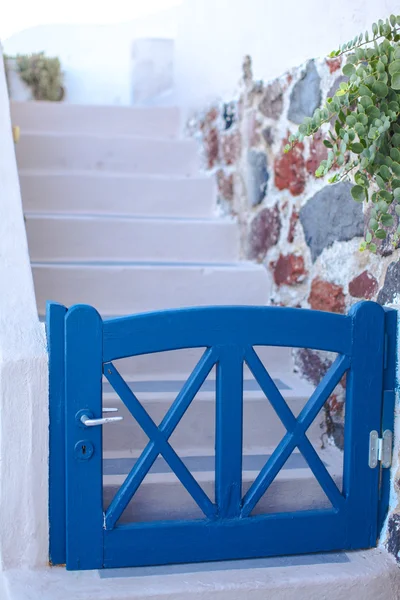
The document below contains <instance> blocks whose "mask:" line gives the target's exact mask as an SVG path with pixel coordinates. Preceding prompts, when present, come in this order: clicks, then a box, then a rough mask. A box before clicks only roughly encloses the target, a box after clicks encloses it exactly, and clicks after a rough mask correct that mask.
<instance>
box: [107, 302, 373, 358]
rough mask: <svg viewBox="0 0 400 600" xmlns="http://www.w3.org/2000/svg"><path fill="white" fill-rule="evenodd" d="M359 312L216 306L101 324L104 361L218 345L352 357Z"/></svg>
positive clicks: (126, 318)
mask: <svg viewBox="0 0 400 600" xmlns="http://www.w3.org/2000/svg"><path fill="white" fill-rule="evenodd" d="M358 307H359V308H361V307H362V304H359V305H358ZM377 308H378V309H379V307H377ZM356 312H357V307H356V308H354V309H352V311H351V312H350V314H349V316H345V315H337V314H332V313H326V312H321V311H311V310H301V309H298V308H282V307H253V306H232V307H226V306H217V307H205V308H187V309H179V310H166V311H161V312H154V313H145V314H139V315H135V316H130V317H123V318H118V319H111V320H108V321H104V324H103V331H104V337H103V355H104V362H108V361H111V360H117V359H119V358H125V357H128V356H136V355H139V354H148V353H152V352H164V351H168V350H178V349H183V348H199V347H211V346H220V345H239V346H246V345H252V346H293V347H303V348H315V349H317V350H327V351H331V352H338V353H340V354H345V355H350V354H351V349H352V322H353V318H352V317H353V316H354V315H355V313H356Z"/></svg>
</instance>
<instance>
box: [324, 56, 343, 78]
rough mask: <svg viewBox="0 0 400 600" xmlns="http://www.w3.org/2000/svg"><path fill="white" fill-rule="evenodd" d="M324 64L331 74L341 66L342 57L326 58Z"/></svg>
mask: <svg viewBox="0 0 400 600" xmlns="http://www.w3.org/2000/svg"><path fill="white" fill-rule="evenodd" d="M326 64H327V65H328V67H329V72H330V73H331V74H332V73H334V72H335V71H337V70H338V69H340V67H341V66H342V58H341V57H340V56H339V57H338V58H327V59H326Z"/></svg>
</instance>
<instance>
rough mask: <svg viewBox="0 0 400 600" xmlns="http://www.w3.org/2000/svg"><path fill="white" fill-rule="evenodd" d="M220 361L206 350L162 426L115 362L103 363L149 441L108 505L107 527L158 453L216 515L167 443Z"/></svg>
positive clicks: (209, 514) (212, 516)
mask: <svg viewBox="0 0 400 600" xmlns="http://www.w3.org/2000/svg"><path fill="white" fill-rule="evenodd" d="M217 360H218V354H217V351H216V350H215V348H208V349H207V350H206V351H205V352H204V354H203V356H202V357H201V359H200V361H199V362H198V364H197V366H196V367H195V369H194V370H193V372H192V374H191V375H190V377H189V378H188V379H187V381H186V382H185V384H184V386H183V387H182V390H181V391H180V393H179V394H178V396H177V397H176V400H175V401H174V402H173V404H172V406H171V408H170V409H169V411H168V412H167V414H166V415H165V417H164V418H163V420H162V421H161V424H160V426H159V427H157V425H156V424H155V423H154V421H153V420H152V419H151V417H150V416H149V415H148V413H147V412H146V411H145V409H144V408H143V406H142V404H141V403H140V401H139V400H138V399H137V398H136V396H135V394H134V393H133V392H132V390H131V389H130V387H129V386H128V384H127V383H126V382H125V381H124V379H123V378H122V377H121V375H120V374H119V373H118V371H117V369H116V368H115V367H114V365H113V364H112V363H106V364H105V365H104V375H105V376H106V377H107V379H108V381H109V382H110V384H111V385H112V387H113V388H114V390H115V391H116V392H117V394H118V395H119V397H120V398H121V400H122V401H123V402H124V404H125V405H126V406H127V408H128V409H129V411H130V412H131V414H132V416H133V417H134V418H135V419H136V421H137V422H138V423H139V425H140V427H141V428H142V429H143V431H144V432H145V434H146V435H147V436H148V438H149V440H150V441H149V443H148V444H147V446H146V448H145V449H144V450H143V452H142V454H141V455H140V457H139V458H138V460H137V461H136V463H135V465H134V467H133V468H132V470H131V471H130V473H129V475H128V476H127V478H126V479H125V481H124V483H123V484H122V486H121V487H120V489H119V491H118V493H117V494H116V495H115V497H114V499H113V501H112V502H111V504H110V506H109V507H108V510H107V512H106V515H105V527H106V529H108V530H110V529H113V528H114V526H115V524H116V523H117V521H118V519H119V518H120V517H121V515H122V513H123V512H124V510H125V508H126V507H127V506H128V504H129V502H130V500H131V499H132V497H133V495H134V494H135V493H136V491H137V489H138V488H139V486H140V484H141V483H142V481H143V479H144V478H145V476H146V475H147V473H148V472H149V470H150V469H151V467H152V465H153V464H154V462H155V460H156V458H157V456H158V455H159V454H161V455H162V456H163V457H164V459H165V460H166V462H167V463H168V465H169V466H170V468H171V470H172V471H174V472H175V474H176V475H177V477H178V479H179V480H180V481H181V483H182V484H183V485H184V487H185V488H186V489H187V491H188V492H189V493H190V494H191V496H192V497H193V499H194V500H195V502H196V503H197V504H198V506H199V507H200V508H201V510H202V511H203V513H204V514H205V515H206V516H207V517H208V518H209V519H215V518H216V507H215V506H214V504H213V503H212V502H211V500H210V499H209V498H208V496H207V495H206V493H205V492H204V491H203V489H202V488H201V487H200V485H199V484H198V483H197V481H196V480H195V478H194V477H193V475H192V474H191V473H190V471H189V470H188V468H187V467H186V465H185V464H184V463H183V462H182V460H181V459H180V458H179V456H178V455H177V453H176V452H175V450H174V449H173V448H172V447H171V445H170V444H169V443H168V439H169V438H170V437H171V435H172V433H173V432H174V430H175V428H176V427H177V425H178V423H179V422H180V420H181V419H182V417H183V415H184V414H185V412H186V410H187V409H188V408H189V405H190V403H191V402H192V400H193V398H194V397H195V395H196V394H197V392H198V391H199V389H200V388H201V386H202V384H203V382H204V380H205V379H206V377H207V375H208V374H209V372H210V371H211V369H212V367H213V366H214V365H215V363H216V362H217Z"/></svg>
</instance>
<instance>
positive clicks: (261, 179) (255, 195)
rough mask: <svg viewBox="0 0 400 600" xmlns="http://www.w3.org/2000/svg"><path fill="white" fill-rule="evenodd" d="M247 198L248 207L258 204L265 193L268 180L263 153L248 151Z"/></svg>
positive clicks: (265, 158) (266, 165)
mask: <svg viewBox="0 0 400 600" xmlns="http://www.w3.org/2000/svg"><path fill="white" fill-rule="evenodd" d="M247 164H248V166H247V168H248V174H247V196H248V201H249V204H250V206H257V205H258V204H260V203H261V202H262V201H263V200H264V198H265V195H266V193H267V184H268V179H269V173H268V163H267V156H266V154H264V152H258V151H257V150H249V152H248V154H247Z"/></svg>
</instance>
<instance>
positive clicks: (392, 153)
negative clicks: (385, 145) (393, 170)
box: [390, 148, 400, 162]
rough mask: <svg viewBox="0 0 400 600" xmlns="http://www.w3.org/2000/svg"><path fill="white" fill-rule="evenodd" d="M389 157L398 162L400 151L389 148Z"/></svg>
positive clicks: (399, 160)
mask: <svg viewBox="0 0 400 600" xmlns="http://www.w3.org/2000/svg"><path fill="white" fill-rule="evenodd" d="M390 156H391V158H393V160H395V161H396V162H400V151H399V150H397V148H391V150H390Z"/></svg>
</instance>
